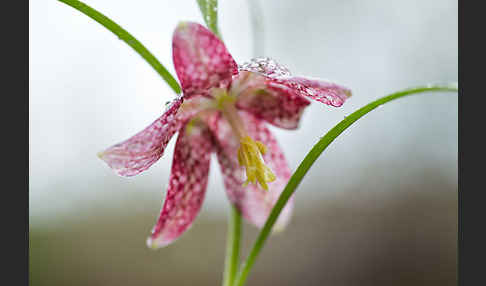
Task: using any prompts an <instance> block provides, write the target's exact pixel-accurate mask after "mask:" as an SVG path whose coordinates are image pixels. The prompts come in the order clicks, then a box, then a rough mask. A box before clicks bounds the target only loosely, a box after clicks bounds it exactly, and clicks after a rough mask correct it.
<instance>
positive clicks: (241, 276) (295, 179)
mask: <svg viewBox="0 0 486 286" xmlns="http://www.w3.org/2000/svg"><path fill="white" fill-rule="evenodd" d="M434 91H435V92H441V91H451V92H457V91H458V89H457V84H455V85H430V86H423V87H416V88H411V89H406V90H403V91H399V92H396V93H393V94H390V95H388V96H385V97H382V98H380V99H378V100H375V101H373V102H371V103H369V104H367V105H365V106H364V107H362V108H360V109H358V110H357V111H355V112H354V113H352V114H351V115H349V116H347V117H346V118H345V119H344V120H342V121H341V122H339V123H338V124H337V125H336V126H334V128H332V129H331V130H330V131H329V132H327V134H326V135H325V136H324V137H322V138H321V139H320V140H319V142H317V144H316V145H314V147H312V149H311V150H310V152H309V153H308V154H307V155H306V156H305V158H304V160H303V161H302V163H300V165H299V167H298V168H297V170H296V171H295V173H294V174H293V175H292V177H291V178H290V180H289V182H288V183H287V186H285V189H284V190H283V192H282V193H281V194H280V197H279V199H278V201H277V203H276V204H275V206H274V207H273V209H272V211H271V213H270V215H269V216H268V219H267V221H266V222H265V225H264V226H263V228H262V230H261V231H260V234H259V235H258V237H257V240H256V241H255V244H254V245H253V248H252V250H251V252H250V254H249V255H248V257H247V258H246V260H245V262H244V263H243V264H242V267H241V269H240V271H239V273H238V276H237V277H236V281H235V284H234V285H235V286H243V285H244V284H245V281H246V279H247V277H248V274H249V272H250V270H251V268H252V266H253V264H254V263H255V260H256V258H257V256H258V254H259V253H260V251H261V249H262V247H263V245H264V243H265V241H266V239H267V238H268V236H269V234H270V231H271V229H272V227H273V225H274V224H275V221H276V220H277V218H278V216H279V214H280V212H281V211H282V209H283V207H284V206H285V204H286V203H287V201H288V200H289V198H290V197H291V196H292V194H293V193H294V191H295V189H296V188H297V186H298V185H299V183H300V182H301V181H302V178H304V176H305V174H306V173H307V171H309V169H310V167H311V166H312V164H314V162H315V161H316V160H317V158H318V157H319V156H320V155H321V153H322V152H323V151H324V150H325V149H326V148H327V146H329V144H331V142H332V141H334V139H336V137H338V136H339V135H340V134H341V133H342V132H343V131H344V130H346V129H347V128H348V127H349V126H351V125H352V124H353V123H354V122H356V121H357V120H358V119H360V118H361V117H363V116H364V115H365V114H367V113H368V112H370V111H372V110H373V109H375V108H377V107H379V106H381V105H382V104H385V103H387V102H389V101H392V100H394V99H397V98H400V97H404V96H407V95H412V94H419V93H424V92H434Z"/></svg>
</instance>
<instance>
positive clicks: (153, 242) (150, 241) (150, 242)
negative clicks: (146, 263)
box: [146, 237, 159, 250]
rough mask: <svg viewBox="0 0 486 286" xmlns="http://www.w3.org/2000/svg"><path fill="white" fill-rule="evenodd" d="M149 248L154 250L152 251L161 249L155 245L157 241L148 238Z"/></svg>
mask: <svg viewBox="0 0 486 286" xmlns="http://www.w3.org/2000/svg"><path fill="white" fill-rule="evenodd" d="M146 243H147V247H148V248H150V249H152V250H156V249H158V248H159V246H157V244H156V243H155V241H154V240H153V239H152V238H151V237H148V238H147V242H146Z"/></svg>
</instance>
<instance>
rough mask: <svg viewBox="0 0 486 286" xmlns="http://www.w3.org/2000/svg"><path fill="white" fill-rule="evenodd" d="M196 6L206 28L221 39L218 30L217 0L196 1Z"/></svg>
mask: <svg viewBox="0 0 486 286" xmlns="http://www.w3.org/2000/svg"><path fill="white" fill-rule="evenodd" d="M197 4H198V5H199V9H200V10H201V14H202V15H203V19H204V22H205V23H206V25H207V26H208V28H209V29H210V30H211V31H212V32H213V33H214V34H216V36H218V37H219V38H221V35H220V34H219V30H218V0H197Z"/></svg>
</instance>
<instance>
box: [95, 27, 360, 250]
mask: <svg viewBox="0 0 486 286" xmlns="http://www.w3.org/2000/svg"><path fill="white" fill-rule="evenodd" d="M172 45H173V46H172V48H173V61H174V66H175V70H176V72H177V76H178V78H179V80H180V83H181V86H182V90H183V94H182V95H181V96H178V97H177V98H176V99H175V100H174V101H173V102H172V103H171V104H170V105H169V106H168V108H167V109H166V111H165V112H164V114H162V116H161V117H160V118H158V119H157V120H155V121H154V122H153V123H152V124H151V125H150V126H148V127H147V128H145V129H144V130H142V131H141V132H139V133H138V134H136V135H135V136H133V137H132V138H130V139H128V140H126V141H124V142H121V143H119V144H116V145H114V146H112V147H110V148H108V149H107V150H105V151H104V152H101V153H100V154H99V156H100V157H101V158H102V159H103V160H104V161H105V162H106V163H107V164H108V165H109V166H110V167H111V168H112V169H113V170H115V172H116V173H118V174H119V175H121V176H134V175H137V174H138V173H140V172H143V171H145V170H146V169H148V168H149V167H150V166H151V165H152V164H153V163H155V162H156V161H157V160H159V158H160V157H161V156H162V154H163V153H164V149H165V147H166V146H167V144H168V142H169V140H170V139H171V137H172V136H173V135H174V134H175V133H176V132H179V135H178V138H177V141H176V145H175V151H174V152H175V153H174V156H173V162H172V169H171V174H170V179H169V186H168V190H167V195H166V198H165V201H164V204H163V207H162V210H161V213H160V217H159V219H158V221H157V223H156V225H155V227H154V228H153V230H152V234H151V236H150V237H149V238H148V240H147V243H148V245H149V246H150V247H153V248H157V247H162V246H165V245H167V244H169V243H171V242H172V241H174V240H175V239H177V238H178V237H179V236H180V235H181V234H182V233H183V232H184V231H185V230H187V229H188V228H189V227H190V225H191V224H192V222H193V221H194V219H195V217H196V216H197V214H198V212H199V209H200V207H201V204H202V202H203V199H204V195H205V192H206V186H207V182H208V174H209V166H210V158H211V153H212V152H215V153H216V154H217V158H218V162H219V165H220V167H221V172H222V174H223V178H224V185H225V189H226V193H227V196H228V198H229V200H230V202H231V203H233V204H234V205H235V206H236V207H237V208H238V209H239V210H240V211H241V213H242V215H243V217H244V218H245V219H246V220H248V221H249V222H251V223H252V224H254V225H256V226H258V227H261V226H263V224H264V222H265V220H266V218H267V216H268V215H269V213H270V211H271V209H272V207H273V205H274V204H275V202H276V200H277V199H278V196H279V195H280V193H281V192H282V190H283V188H284V186H285V184H286V183H287V181H288V179H289V178H290V175H291V172H290V169H289V167H288V165H287V162H286V160H285V157H284V155H283V153H282V151H281V149H280V147H279V145H278V143H277V141H276V140H275V138H274V136H273V135H272V133H271V132H270V130H269V129H268V128H267V127H266V123H270V124H272V125H274V126H277V127H281V128H285V129H295V128H297V126H298V123H299V120H300V117H301V115H302V112H303V110H304V109H305V108H306V107H307V106H308V105H309V104H310V101H309V100H308V99H313V100H317V101H319V102H322V103H325V104H328V105H332V106H336V107H338V106H341V105H342V104H343V103H344V101H345V100H346V98H347V97H349V96H351V92H350V90H349V89H347V88H345V87H342V86H340V85H337V84H334V83H330V82H325V81H322V80H316V79H309V78H305V77H297V76H292V75H291V74H290V72H289V71H288V70H287V69H286V68H285V67H283V66H281V65H279V64H277V63H276V62H275V61H273V60H271V59H269V58H256V59H253V60H251V61H250V62H248V63H245V64H242V65H240V66H238V65H237V64H236V62H235V61H234V59H233V57H232V56H231V55H230V53H229V52H228V50H227V49H226V47H225V45H224V44H223V42H222V41H221V40H220V39H219V38H218V37H217V36H216V35H214V34H213V33H212V32H211V31H209V30H208V29H206V28H205V27H203V26H202V25H199V24H196V23H187V22H185V23H181V24H179V26H178V27H177V28H176V30H175V32H174V35H173V44H172ZM291 208H292V199H291V200H289V202H288V203H287V205H286V207H285V208H284V210H283V212H282V213H281V214H280V217H279V219H278V221H277V224H276V226H275V229H278V228H282V227H284V226H285V224H286V223H287V222H288V220H289V217H290V213H291Z"/></svg>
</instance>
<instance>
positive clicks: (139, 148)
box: [99, 97, 206, 177]
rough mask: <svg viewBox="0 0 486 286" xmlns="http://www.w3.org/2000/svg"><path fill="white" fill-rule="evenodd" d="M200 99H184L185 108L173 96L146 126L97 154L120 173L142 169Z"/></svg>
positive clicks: (155, 156)
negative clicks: (162, 110)
mask: <svg viewBox="0 0 486 286" xmlns="http://www.w3.org/2000/svg"><path fill="white" fill-rule="evenodd" d="M204 100H206V99H204V98H202V97H194V98H192V99H190V100H185V101H184V105H185V106H186V107H188V108H186V107H184V108H181V105H182V102H183V99H182V98H176V99H175V100H174V101H173V102H172V103H171V104H170V105H169V107H168V108H167V110H166V111H165V112H164V114H162V116H160V117H159V118H158V119H157V120H155V121H154V122H153V123H152V124H150V125H149V126H148V127H147V128H145V129H144V130H142V131H141V132H139V133H137V134H136V135H135V136H133V137H131V138H130V139H128V140H125V141H123V142H121V143H118V144H116V145H114V146H112V147H110V148H108V149H106V150H105V151H103V152H100V154H99V157H100V158H101V159H102V160H103V161H105V162H106V163H107V164H108V166H110V167H111V168H112V169H113V170H114V171H115V172H116V173H117V174H118V175H120V176H125V177H128V176H134V175H137V174H139V173H140V172H142V171H145V170H146V169H148V168H149V167H150V166H152V164H153V163H155V162H156V161H157V160H159V159H160V157H161V156H162V155H163V153H164V150H165V147H166V146H167V144H168V143H169V140H170V139H171V138H172V136H173V135H174V134H175V133H176V132H177V131H178V130H179V129H180V128H181V127H182V126H183V125H184V124H185V123H186V122H187V120H188V119H189V118H190V117H191V116H192V115H193V114H194V113H196V112H197V111H198V108H197V107H198V106H201V101H204Z"/></svg>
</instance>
